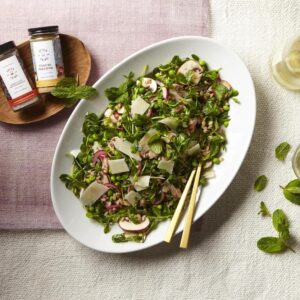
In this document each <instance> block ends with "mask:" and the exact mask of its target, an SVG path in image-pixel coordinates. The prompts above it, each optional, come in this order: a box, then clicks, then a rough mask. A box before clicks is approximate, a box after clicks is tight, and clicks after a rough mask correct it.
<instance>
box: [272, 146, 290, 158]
mask: <svg viewBox="0 0 300 300" xmlns="http://www.w3.org/2000/svg"><path fill="white" fill-rule="evenodd" d="M290 149H291V146H290V144H289V143H288V142H283V143H281V144H280V145H278V146H277V147H276V149H275V156H276V158H277V159H278V160H281V161H284V160H285V158H286V156H287V154H288V153H289V151H290Z"/></svg>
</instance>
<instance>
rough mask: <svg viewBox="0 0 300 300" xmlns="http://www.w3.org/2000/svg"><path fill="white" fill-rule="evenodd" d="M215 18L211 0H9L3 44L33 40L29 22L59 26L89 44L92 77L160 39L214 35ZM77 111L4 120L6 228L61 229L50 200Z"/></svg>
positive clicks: (0, 161) (1, 196)
mask: <svg viewBox="0 0 300 300" xmlns="http://www.w3.org/2000/svg"><path fill="white" fill-rule="evenodd" d="M208 21H209V20H208V0H182V1H180V0H174V1H171V0H159V1H139V0H130V1H126V0H121V1H120V0H109V1H108V0H98V1H96V0H85V1H79V0H66V1H38V0H27V1H17V0H14V1H12V0H2V1H1V12H0V44H2V43H4V42H6V41H9V40H14V41H15V42H16V43H20V42H22V41H24V40H26V39H27V29H28V28H30V27H38V26H47V25H59V29H60V32H62V33H66V34H71V35H74V36H76V37H78V38H79V39H81V40H82V41H83V42H84V43H85V45H86V47H87V48H88V49H89V51H90V53H91V56H92V62H93V65H92V73H91V76H90V80H89V83H90V84H92V83H94V81H95V80H96V79H98V78H99V77H100V76H101V75H102V74H103V73H104V72H106V71H107V70H108V69H109V68H111V67H112V66H114V65H115V64H116V63H118V62H119V61H121V60H122V59H124V58H125V57H127V56H128V55H130V54H132V53H133V52H135V51H137V50H139V49H141V48H143V47H145V46H147V45H149V44H151V43H153V42H157V41H160V40H163V39H166V38H170V37H174V36H181V35H204V36H205V35H207V34H208ZM70 112H71V110H68V109H65V110H63V111H62V112H60V113H58V114H57V115H55V116H53V117H51V118H49V119H47V120H44V121H41V122H38V123H35V124H30V125H18V126H14V125H8V124H4V123H1V124H0V229H50V228H52V229H56V228H61V225H60V223H59V221H58V220H57V218H56V216H55V213H54V210H53V208H52V203H51V196H50V187H49V186H50V169H51V162H52V157H53V154H54V150H55V146H56V144H57V141H58V138H59V135H60V133H61V131H62V129H63V127H64V125H65V123H66V121H67V118H68V116H69V115H70Z"/></svg>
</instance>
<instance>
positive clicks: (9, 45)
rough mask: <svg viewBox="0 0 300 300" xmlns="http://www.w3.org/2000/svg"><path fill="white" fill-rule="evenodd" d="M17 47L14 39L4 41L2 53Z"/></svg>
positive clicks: (0, 48)
mask: <svg viewBox="0 0 300 300" xmlns="http://www.w3.org/2000/svg"><path fill="white" fill-rule="evenodd" d="M15 48H16V44H15V42H14V41H9V42H7V43H4V44H2V45H0V54H2V53H4V52H6V51H8V50H10V49H15Z"/></svg>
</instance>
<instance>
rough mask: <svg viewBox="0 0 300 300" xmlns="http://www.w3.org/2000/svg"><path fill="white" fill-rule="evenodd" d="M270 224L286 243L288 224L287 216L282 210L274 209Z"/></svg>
mask: <svg viewBox="0 0 300 300" xmlns="http://www.w3.org/2000/svg"><path fill="white" fill-rule="evenodd" d="M272 223H273V226H274V228H275V229H276V230H277V231H278V232H279V237H280V238H281V239H282V240H284V241H287V240H288V239H289V238H290V233H289V227H290V225H289V222H288V219H287V216H286V215H285V213H284V212H283V210H282V209H276V210H275V211H274V212H273V215H272Z"/></svg>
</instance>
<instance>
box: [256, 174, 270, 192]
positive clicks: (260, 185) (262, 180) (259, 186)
mask: <svg viewBox="0 0 300 300" xmlns="http://www.w3.org/2000/svg"><path fill="white" fill-rule="evenodd" d="M267 182H268V179H267V177H266V176H265V175H261V176H259V177H258V178H257V179H256V180H255V183H254V189H255V190H256V191H257V192H260V191H262V190H263V189H264V188H265V187H266V185H267Z"/></svg>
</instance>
